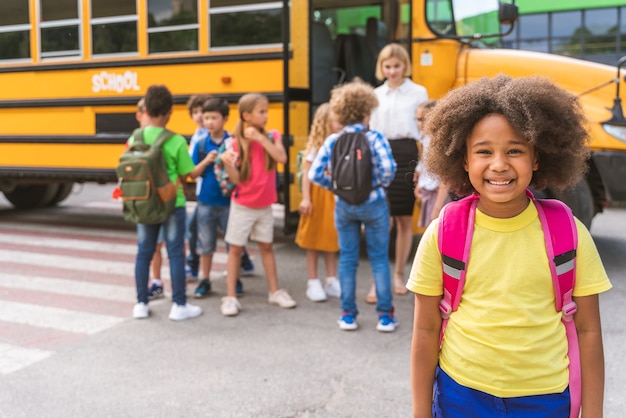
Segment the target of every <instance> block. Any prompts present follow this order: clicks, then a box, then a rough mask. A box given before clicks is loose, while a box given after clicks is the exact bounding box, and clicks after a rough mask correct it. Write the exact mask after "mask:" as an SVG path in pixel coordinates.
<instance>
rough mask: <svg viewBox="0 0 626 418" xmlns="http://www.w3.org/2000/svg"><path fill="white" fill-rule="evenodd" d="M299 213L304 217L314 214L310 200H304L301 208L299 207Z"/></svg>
mask: <svg viewBox="0 0 626 418" xmlns="http://www.w3.org/2000/svg"><path fill="white" fill-rule="evenodd" d="M298 212H300V215H302V216H309V215H310V214H311V213H312V212H313V205H311V200H310V199H302V201H301V202H300V206H299V207H298Z"/></svg>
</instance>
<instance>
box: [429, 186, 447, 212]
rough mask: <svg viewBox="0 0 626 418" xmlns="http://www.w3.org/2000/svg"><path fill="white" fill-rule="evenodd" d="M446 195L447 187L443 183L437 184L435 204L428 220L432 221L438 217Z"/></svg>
mask: <svg viewBox="0 0 626 418" xmlns="http://www.w3.org/2000/svg"><path fill="white" fill-rule="evenodd" d="M447 197H448V188H447V187H446V186H444V185H443V184H439V187H438V188H437V197H435V206H433V213H432V214H431V216H430V220H431V221H433V220H435V219H437V218H438V217H439V212H441V208H443V204H444V203H445V201H446V198H447Z"/></svg>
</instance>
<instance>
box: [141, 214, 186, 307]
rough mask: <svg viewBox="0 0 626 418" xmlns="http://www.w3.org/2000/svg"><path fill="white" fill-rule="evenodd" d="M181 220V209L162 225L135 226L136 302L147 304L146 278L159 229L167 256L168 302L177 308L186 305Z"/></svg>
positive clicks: (182, 215) (182, 225)
mask: <svg viewBox="0 0 626 418" xmlns="http://www.w3.org/2000/svg"><path fill="white" fill-rule="evenodd" d="M185 217H186V209H185V208H184V207H181V208H176V209H175V210H174V212H173V213H172V214H171V215H170V217H169V218H167V220H166V221H165V222H163V223H162V224H156V225H146V224H137V247H138V251H137V260H136V262H135V284H136V286H137V302H140V303H141V302H143V303H148V278H149V275H150V262H151V261H152V256H153V255H154V251H155V249H156V242H157V236H158V235H159V229H160V228H161V225H162V226H163V233H164V235H165V246H166V248H167V256H168V258H169V260H170V275H171V280H172V300H173V301H174V303H176V304H177V305H184V304H185V303H186V302H187V297H186V295H185V253H184V251H185Z"/></svg>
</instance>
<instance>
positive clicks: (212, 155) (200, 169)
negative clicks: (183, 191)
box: [189, 150, 217, 179]
mask: <svg viewBox="0 0 626 418" xmlns="http://www.w3.org/2000/svg"><path fill="white" fill-rule="evenodd" d="M216 158H217V151H215V150H213V151H211V152H209V153H208V154H207V155H206V157H204V159H203V160H202V161H200V162H199V163H198V164H196V166H195V168H194V169H193V170H191V173H189V176H190V177H191V178H192V179H195V178H196V177H198V176H202V174H203V173H204V170H206V168H207V166H208V165H209V164H211V163H213V162H215V159H216Z"/></svg>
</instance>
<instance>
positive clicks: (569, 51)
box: [550, 11, 582, 57]
mask: <svg viewBox="0 0 626 418" xmlns="http://www.w3.org/2000/svg"><path fill="white" fill-rule="evenodd" d="M581 19H582V16H581V12H580V11H574V12H563V13H553V14H552V37H551V40H550V52H552V53H554V54H561V55H567V56H570V57H576V56H579V55H580V54H581V52H582V51H581V48H580V47H581V45H580V39H581V38H580V35H581V24H582V23H581ZM572 39H575V40H576V41H575V42H572Z"/></svg>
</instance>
